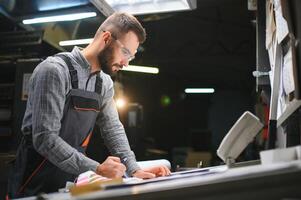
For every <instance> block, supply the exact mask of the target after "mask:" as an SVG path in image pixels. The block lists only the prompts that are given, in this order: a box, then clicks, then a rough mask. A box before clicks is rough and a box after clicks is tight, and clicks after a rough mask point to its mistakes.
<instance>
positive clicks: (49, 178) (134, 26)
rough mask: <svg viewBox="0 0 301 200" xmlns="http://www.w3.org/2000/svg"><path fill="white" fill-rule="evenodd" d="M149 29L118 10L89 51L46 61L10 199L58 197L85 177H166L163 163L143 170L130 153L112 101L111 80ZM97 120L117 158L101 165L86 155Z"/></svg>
mask: <svg viewBox="0 0 301 200" xmlns="http://www.w3.org/2000/svg"><path fill="white" fill-rule="evenodd" d="M145 37H146V36H145V30H144V28H143V27H142V26H141V24H140V23H139V22H138V20H137V19H136V18H135V17H133V16H132V15H129V14H126V13H115V14H113V15H111V16H110V17H108V18H107V19H106V20H105V21H104V22H103V23H102V25H101V26H100V27H99V29H98V30H97V32H96V34H95V36H94V39H93V41H92V43H91V44H89V45H88V46H87V47H86V48H85V49H82V50H80V49H79V48H78V47H75V48H74V49H73V50H72V52H71V53H60V54H57V55H55V56H52V57H48V58H47V59H46V60H45V61H43V62H42V63H40V64H39V65H38V66H37V67H36V69H35V70H34V72H33V74H32V77H31V79H30V86H29V98H28V102H27V107H26V112H25V116H24V119H23V124H22V132H23V135H24V137H23V139H22V141H21V144H20V146H19V148H18V152H17V159H16V162H15V164H14V167H13V170H12V172H13V173H12V177H11V178H10V180H9V196H10V197H13V198H15V197H23V196H29V195H36V194H37V193H39V192H46V193H48V192H55V191H57V190H58V189H59V188H62V187H64V186H65V183H66V181H73V180H74V178H75V177H76V176H78V175H79V174H80V173H82V172H85V171H88V170H92V171H94V172H96V173H97V174H99V175H102V176H106V177H109V178H117V177H122V176H123V175H124V173H125V171H126V172H127V173H128V174H130V175H132V176H134V177H139V178H153V177H156V176H165V175H169V174H170V171H169V169H168V168H166V167H164V166H158V167H153V168H149V169H145V170H142V169H140V168H139V166H138V165H137V163H136V160H135V155H134V153H133V152H132V151H131V150H130V147H129V144H128V140H127V137H126V134H125V131H124V128H123V126H122V124H121V122H120V120H119V118H118V113H117V110H116V107H115V104H114V100H113V95H114V90H113V81H112V80H111V78H110V76H109V75H111V74H113V73H116V72H118V71H119V70H120V69H122V68H123V67H126V66H127V65H128V64H129V62H130V61H131V60H132V59H133V58H134V56H135V53H136V51H137V48H138V46H139V44H140V43H142V42H144V40H145ZM95 123H97V124H98V126H99V127H100V129H101V130H100V132H101V133H102V136H103V138H104V141H105V143H106V145H107V147H108V148H109V150H110V152H111V154H112V155H113V156H109V157H108V158H107V159H106V160H105V161H104V162H103V163H101V164H100V163H98V162H96V161H94V160H92V159H90V158H88V157H86V156H85V155H84V152H85V147H86V146H87V144H88V142H89V138H90V135H91V131H92V130H93V127H94V125H95Z"/></svg>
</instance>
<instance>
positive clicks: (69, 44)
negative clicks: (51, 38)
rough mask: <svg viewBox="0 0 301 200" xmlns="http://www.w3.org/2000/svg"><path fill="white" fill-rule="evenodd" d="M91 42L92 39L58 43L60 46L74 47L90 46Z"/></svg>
mask: <svg viewBox="0 0 301 200" xmlns="http://www.w3.org/2000/svg"><path fill="white" fill-rule="evenodd" d="M92 41H93V38H87V39H78V40H64V41H60V42H59V45H60V46H74V45H83V44H90V43H91V42H92Z"/></svg>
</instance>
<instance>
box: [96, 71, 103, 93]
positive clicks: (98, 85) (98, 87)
mask: <svg viewBox="0 0 301 200" xmlns="http://www.w3.org/2000/svg"><path fill="white" fill-rule="evenodd" d="M101 89H102V79H101V78H100V76H99V74H97V75H96V81H95V92H96V93H98V94H101Z"/></svg>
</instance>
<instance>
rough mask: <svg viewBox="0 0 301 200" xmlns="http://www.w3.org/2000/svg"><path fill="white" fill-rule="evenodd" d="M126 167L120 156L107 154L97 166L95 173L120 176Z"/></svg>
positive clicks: (110, 176) (112, 176) (109, 176)
mask: <svg viewBox="0 0 301 200" xmlns="http://www.w3.org/2000/svg"><path fill="white" fill-rule="evenodd" d="M125 170H126V167H125V166H124V165H123V164H122V163H121V162H120V158H118V157H114V156H109V157H108V158H107V159H106V160H105V161H104V162H103V163H102V164H100V165H98V166H97V169H96V173H97V174H99V175H101V176H105V177H108V178H120V177H122V176H123V175H124V173H125Z"/></svg>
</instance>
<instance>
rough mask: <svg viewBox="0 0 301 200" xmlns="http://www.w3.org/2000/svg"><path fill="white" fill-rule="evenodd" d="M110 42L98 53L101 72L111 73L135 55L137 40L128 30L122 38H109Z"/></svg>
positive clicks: (125, 64) (123, 65)
mask: <svg viewBox="0 0 301 200" xmlns="http://www.w3.org/2000/svg"><path fill="white" fill-rule="evenodd" d="M111 40H112V41H111V43H110V44H109V45H108V46H106V47H105V49H103V50H102V51H101V52H100V53H99V54H98V61H99V64H100V67H101V69H102V70H103V72H105V73H106V74H109V75H113V74H115V73H116V72H118V71H119V70H120V69H122V68H123V67H126V66H128V64H129V61H130V60H131V59H132V58H133V56H134V55H135V53H136V51H137V48H138V46H139V41H138V38H137V36H136V34H135V33H133V32H131V31H130V32H128V33H127V34H125V35H124V37H122V38H114V37H112V38H111Z"/></svg>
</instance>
